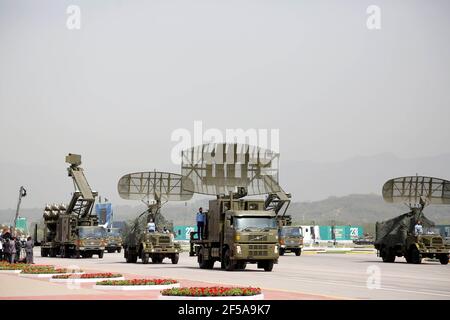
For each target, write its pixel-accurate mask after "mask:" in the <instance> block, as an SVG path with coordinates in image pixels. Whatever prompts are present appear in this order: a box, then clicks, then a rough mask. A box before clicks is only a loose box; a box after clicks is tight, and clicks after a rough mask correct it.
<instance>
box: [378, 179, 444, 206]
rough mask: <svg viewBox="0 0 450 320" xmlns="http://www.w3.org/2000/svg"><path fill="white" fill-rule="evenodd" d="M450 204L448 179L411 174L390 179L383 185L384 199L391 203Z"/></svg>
mask: <svg viewBox="0 0 450 320" xmlns="http://www.w3.org/2000/svg"><path fill="white" fill-rule="evenodd" d="M421 198H422V199H424V200H425V202H426V203H427V204H450V182H449V181H447V180H443V179H439V178H432V177H423V176H410V177H400V178H395V179H391V180H388V181H387V182H386V183H385V184H384V186H383V199H384V201H386V202H389V203H399V202H402V203H408V204H418V203H420V199H421Z"/></svg>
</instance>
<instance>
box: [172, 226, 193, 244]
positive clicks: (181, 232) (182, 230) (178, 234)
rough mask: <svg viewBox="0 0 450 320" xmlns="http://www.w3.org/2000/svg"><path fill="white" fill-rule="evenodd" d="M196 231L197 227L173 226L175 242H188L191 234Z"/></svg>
mask: <svg viewBox="0 0 450 320" xmlns="http://www.w3.org/2000/svg"><path fill="white" fill-rule="evenodd" d="M195 231H197V226H174V227H173V233H174V234H175V240H182V241H183V240H184V241H189V240H190V237H191V232H195Z"/></svg>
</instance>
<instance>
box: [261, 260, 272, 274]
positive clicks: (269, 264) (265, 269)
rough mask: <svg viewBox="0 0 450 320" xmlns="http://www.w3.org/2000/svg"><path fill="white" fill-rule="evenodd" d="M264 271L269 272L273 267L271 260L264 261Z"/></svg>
mask: <svg viewBox="0 0 450 320" xmlns="http://www.w3.org/2000/svg"><path fill="white" fill-rule="evenodd" d="M263 268H264V271H267V272H270V271H272V269H273V261H267V262H266V263H264V266H263Z"/></svg>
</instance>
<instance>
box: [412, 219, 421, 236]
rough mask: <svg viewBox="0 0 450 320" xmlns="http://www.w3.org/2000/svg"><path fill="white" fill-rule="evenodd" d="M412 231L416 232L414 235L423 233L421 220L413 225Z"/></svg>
mask: <svg viewBox="0 0 450 320" xmlns="http://www.w3.org/2000/svg"><path fill="white" fill-rule="evenodd" d="M414 233H415V234H416V236H418V235H420V234H422V233H423V227H422V222H420V220H419V221H417V223H416V225H415V226H414Z"/></svg>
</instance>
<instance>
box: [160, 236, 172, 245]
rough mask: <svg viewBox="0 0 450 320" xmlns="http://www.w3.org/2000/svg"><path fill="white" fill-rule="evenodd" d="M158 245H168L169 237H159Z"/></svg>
mask: <svg viewBox="0 0 450 320" xmlns="http://www.w3.org/2000/svg"><path fill="white" fill-rule="evenodd" d="M159 243H164V244H168V243H170V238H169V237H159Z"/></svg>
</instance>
